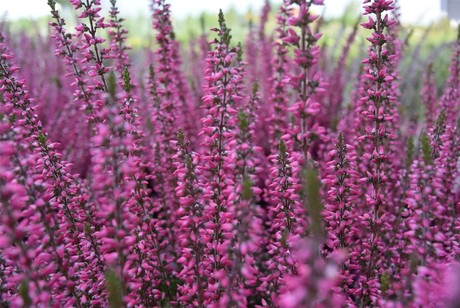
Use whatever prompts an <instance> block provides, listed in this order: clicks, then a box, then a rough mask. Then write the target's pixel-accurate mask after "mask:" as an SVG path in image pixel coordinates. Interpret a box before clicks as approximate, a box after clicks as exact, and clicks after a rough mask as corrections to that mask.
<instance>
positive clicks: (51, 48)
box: [0, 0, 460, 307]
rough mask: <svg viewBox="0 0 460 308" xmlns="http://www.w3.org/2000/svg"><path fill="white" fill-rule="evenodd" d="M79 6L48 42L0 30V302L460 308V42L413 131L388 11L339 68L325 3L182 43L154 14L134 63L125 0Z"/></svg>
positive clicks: (371, 0) (427, 83)
mask: <svg viewBox="0 0 460 308" xmlns="http://www.w3.org/2000/svg"><path fill="white" fill-rule="evenodd" d="M70 2H71V4H72V6H73V9H74V10H75V12H76V16H77V25H76V27H74V28H72V29H67V28H66V21H65V19H64V18H63V17H62V15H61V13H60V12H59V10H58V6H57V5H56V3H55V2H54V0H48V5H49V7H50V12H51V15H50V18H51V19H50V20H51V22H50V33H51V34H50V35H49V36H30V35H28V34H25V33H15V34H14V35H13V34H12V33H10V31H8V27H7V24H2V25H1V26H0V33H1V34H0V306H2V307H48V306H50V307H70V306H73V307H105V306H110V307H125V306H126V307H265V306H266V307H421V306H426V307H458V306H459V305H460V287H459V286H460V265H459V263H458V261H459V259H460V120H459V119H460V93H459V89H460V36H459V38H458V40H457V41H456V42H453V43H452V44H451V45H450V46H451V48H452V59H451V64H450V69H449V72H450V73H449V78H448V80H446V82H445V86H444V88H443V89H442V90H443V92H442V93H439V91H438V90H437V88H436V86H435V83H434V77H433V76H434V75H433V74H434V70H435V67H432V66H429V67H428V66H427V68H426V70H425V71H426V73H425V74H424V77H423V89H422V93H421V95H420V97H421V98H422V99H421V100H420V102H416V103H415V104H414V105H415V106H417V108H418V110H420V112H419V113H420V116H419V117H415V118H411V119H405V118H404V117H403V116H402V115H401V113H400V107H401V103H402V100H401V96H402V95H401V93H400V87H399V85H400V84H401V78H402V77H401V74H400V71H399V65H400V62H401V59H402V57H403V55H404V53H405V51H406V48H407V44H406V42H405V41H404V40H403V39H401V37H400V32H401V28H402V25H401V23H400V21H399V13H398V8H397V4H396V3H393V0H364V1H363V7H364V15H365V16H364V18H365V20H363V23H361V24H360V25H359V24H357V25H356V27H355V28H354V29H353V30H352V32H351V33H350V35H349V37H348V39H347V40H346V42H345V44H344V45H343V46H341V47H338V48H342V49H341V53H340V57H339V58H338V60H337V62H336V63H330V62H329V61H328V60H329V59H330V58H328V57H327V54H326V49H325V48H324V47H322V45H321V42H320V40H321V26H322V23H321V20H320V19H319V16H317V15H315V14H314V12H315V11H316V12H318V11H320V10H318V8H321V6H322V5H324V0H284V2H283V3H282V4H281V6H280V7H279V10H278V12H277V13H276V16H275V17H276V21H277V28H276V30H275V31H274V32H273V33H270V32H269V31H267V21H268V20H269V18H273V17H274V16H270V14H271V13H270V12H271V8H270V3H269V2H268V1H267V3H266V5H265V7H264V8H263V10H262V16H261V18H260V22H259V24H257V25H256V26H253V27H252V28H251V29H250V31H249V33H248V35H247V40H246V42H243V43H238V42H235V41H234V40H233V39H232V32H231V29H230V26H231V25H228V24H227V23H226V21H225V17H224V14H223V13H222V12H220V13H219V15H218V18H217V19H216V23H215V27H214V28H212V29H211V30H210V32H209V33H207V34H203V35H202V36H201V37H199V38H197V39H196V40H194V41H192V43H191V45H190V46H186V47H183V46H181V44H180V43H179V42H178V41H177V39H176V36H175V34H174V30H173V26H172V21H171V15H170V14H171V11H170V10H171V8H170V4H169V3H167V1H166V0H152V1H151V12H152V28H153V29H152V31H153V33H155V43H154V44H153V45H152V48H150V49H148V50H145V51H144V53H145V54H144V57H142V59H143V60H142V62H141V63H139V59H136V58H133V55H132V54H131V53H130V47H129V46H128V44H127V37H128V36H129V34H128V31H127V30H126V28H125V27H124V25H123V18H121V16H120V12H119V10H118V8H117V3H116V0H111V1H110V3H111V7H110V9H109V14H108V16H105V17H103V16H102V11H101V9H102V7H101V1H100V0H71V1H70ZM360 27H361V28H363V29H360ZM358 30H360V31H364V32H365V33H367V41H366V42H367V46H365V47H364V48H367V53H365V54H366V56H365V57H364V58H362V59H361V61H362V62H361V63H362V64H361V66H360V68H359V72H358V76H354V77H353V76H350V75H351V74H350V65H349V61H348V59H349V55H350V50H351V49H352V48H351V47H352V46H354V44H355V38H356V37H357V36H358V35H359V33H360V32H359V31H358ZM362 47H363V46H361V47H359V48H362ZM363 52H366V51H365V50H364V51H363ZM350 78H351V79H353V81H352V82H353V90H352V91H351V93H348V91H346V89H345V88H346V86H345V85H346V84H347V83H348V82H349V79H350ZM347 96H351V97H350V98H349V99H348V98H347ZM348 100H349V101H351V104H345V101H348ZM416 113H418V111H417V112H416Z"/></svg>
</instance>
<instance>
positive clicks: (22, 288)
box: [18, 280, 32, 307]
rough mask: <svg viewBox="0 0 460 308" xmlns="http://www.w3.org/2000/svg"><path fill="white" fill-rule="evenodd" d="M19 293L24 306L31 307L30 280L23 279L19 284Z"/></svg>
mask: <svg viewBox="0 0 460 308" xmlns="http://www.w3.org/2000/svg"><path fill="white" fill-rule="evenodd" d="M18 293H19V295H20V296H21V298H22V301H23V303H24V307H30V306H31V305H32V299H31V298H30V295H29V281H27V280H23V281H21V283H20V284H19V290H18Z"/></svg>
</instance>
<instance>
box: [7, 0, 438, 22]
mask: <svg viewBox="0 0 460 308" xmlns="http://www.w3.org/2000/svg"><path fill="white" fill-rule="evenodd" d="M350 1H351V2H354V3H357V4H358V6H359V5H360V3H361V2H362V1H359V0H348V1H347V0H325V5H326V17H327V16H330V17H331V16H340V15H341V14H342V13H343V11H344V9H345V7H346V6H347V3H349V2H350ZM103 2H104V6H105V7H109V1H108V0H104V1H103ZM280 2H281V1H280V0H272V3H276V4H278V3H280ZM149 3H150V1H149V0H118V1H117V4H118V7H119V8H120V11H121V12H122V15H123V16H138V15H139V14H150V11H149ZM170 3H171V9H172V13H173V16H175V17H185V16H187V15H194V16H198V15H199V14H200V13H201V12H203V11H206V12H210V13H217V12H218V11H219V9H220V8H221V9H223V10H224V11H225V10H228V9H229V8H230V7H234V8H236V9H237V10H238V11H240V12H246V11H247V10H248V9H249V8H251V9H252V10H253V12H255V11H258V10H260V8H261V7H262V6H263V4H264V0H219V1H214V0H170ZM400 4H401V17H402V21H403V22H405V23H415V24H429V23H431V22H433V21H435V20H437V19H439V17H440V16H442V15H441V5H440V0H400ZM5 15H6V16H7V18H8V19H10V20H15V19H18V18H24V17H25V18H37V17H42V16H46V15H49V8H48V5H47V0H0V16H5Z"/></svg>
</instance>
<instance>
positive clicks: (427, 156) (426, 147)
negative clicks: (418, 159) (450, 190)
mask: <svg viewBox="0 0 460 308" xmlns="http://www.w3.org/2000/svg"><path fill="white" fill-rule="evenodd" d="M421 143H422V155H423V161H424V162H425V165H429V164H431V143H430V137H429V136H428V134H426V133H423V134H422V136H421Z"/></svg>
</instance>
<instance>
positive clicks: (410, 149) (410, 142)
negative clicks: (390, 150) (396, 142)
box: [406, 136, 415, 169]
mask: <svg viewBox="0 0 460 308" xmlns="http://www.w3.org/2000/svg"><path fill="white" fill-rule="evenodd" d="M414 154H415V146H414V137H413V136H409V138H408V139H407V154H406V169H409V168H410V166H411V165H412V162H413V161H414Z"/></svg>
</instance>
